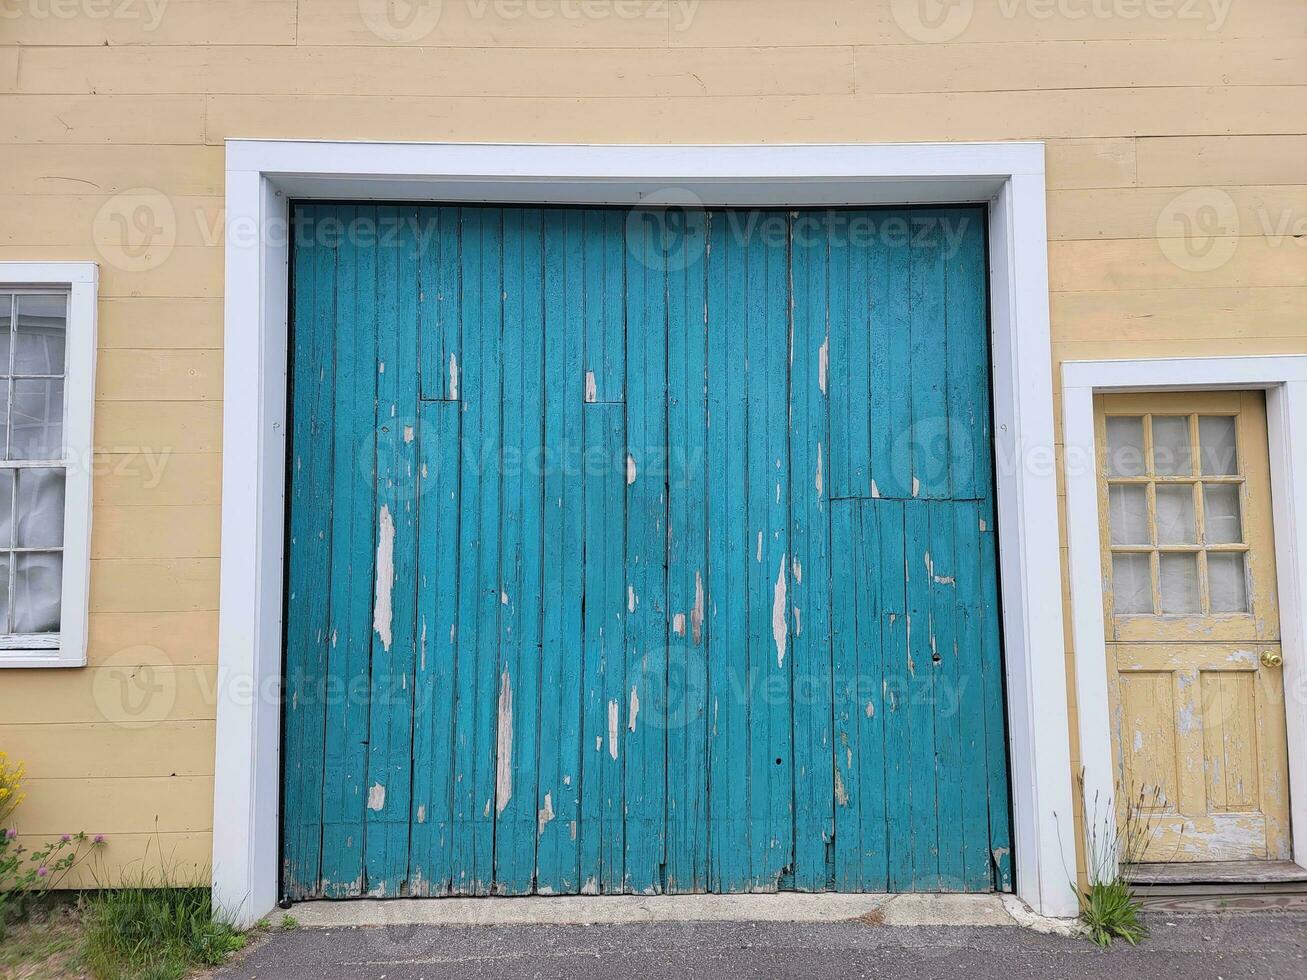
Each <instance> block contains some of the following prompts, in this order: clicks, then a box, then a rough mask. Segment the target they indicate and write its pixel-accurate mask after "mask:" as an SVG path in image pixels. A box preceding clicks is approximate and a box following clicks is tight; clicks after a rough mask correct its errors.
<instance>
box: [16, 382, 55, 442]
mask: <svg viewBox="0 0 1307 980" xmlns="http://www.w3.org/2000/svg"><path fill="white" fill-rule="evenodd" d="M12 384H13V386H14V399H13V402H14V407H13V412H12V417H11V419H10V425H9V458H10V459H62V458H63V443H64V425H63V415H64V383H63V382H62V381H39V380H32V379H22V378H20V379H18V380H15V381H14V382H12Z"/></svg>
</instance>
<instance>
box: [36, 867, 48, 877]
mask: <svg viewBox="0 0 1307 980" xmlns="http://www.w3.org/2000/svg"><path fill="white" fill-rule="evenodd" d="M49 873H50V869H49V868H47V867H46V866H45V865H44V864H43V865H41V866H40V867H39V868H37V869H36V876H37V877H38V878H44V877H45V876H46V875H48V874H49Z"/></svg>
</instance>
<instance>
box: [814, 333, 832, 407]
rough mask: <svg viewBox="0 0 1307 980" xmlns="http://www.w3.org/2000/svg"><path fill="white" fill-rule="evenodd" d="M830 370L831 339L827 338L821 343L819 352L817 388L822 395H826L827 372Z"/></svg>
mask: <svg viewBox="0 0 1307 980" xmlns="http://www.w3.org/2000/svg"><path fill="white" fill-rule="evenodd" d="M829 370H830V337H829V336H827V337H826V339H825V340H823V341H822V342H821V348H820V349H819V350H818V351H817V387H818V388H820V389H821V393H822V394H823V395H824V394H826V372H827V371H829Z"/></svg>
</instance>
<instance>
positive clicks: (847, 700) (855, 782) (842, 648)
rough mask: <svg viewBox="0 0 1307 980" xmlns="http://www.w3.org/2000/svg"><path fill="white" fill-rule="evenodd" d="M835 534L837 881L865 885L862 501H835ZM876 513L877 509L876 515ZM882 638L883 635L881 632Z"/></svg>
mask: <svg viewBox="0 0 1307 980" xmlns="http://www.w3.org/2000/svg"><path fill="white" fill-rule="evenodd" d="M830 513H831V518H830V521H831V538H832V540H834V541H838V542H839V547H837V548H836V549H835V550H834V553H833V555H832V556H831V576H830V590H831V651H832V661H833V669H834V678H835V679H834V691H835V702H834V719H835V725H834V730H835V742H834V788H833V792H834V800H835V842H834V843H835V849H834V850H835V867H834V873H835V887H836V888H837V889H839V890H840V891H852V892H856V891H861V890H862V888H863V881H862V859H861V854H862V819H861V814H860V804H861V798H862V785H861V784H862V779H861V776H862V770H861V761H862V755H861V752H860V746H859V744H858V735H859V732H860V727H859V725H858V721H857V717H856V715H855V712H856V710H857V708H856V703H857V699H858V695H857V686H858V672H859V669H860V668H859V663H858V661H859V657H858V652H859V642H860V639H861V638H860V637H859V635H858V619H859V601H860V599H861V598H862V596H861V594H860V590H859V589H858V585H859V578H860V576H859V568H858V566H859V565H860V564H861V557H862V555H861V550H862V549H861V548H860V546H859V544H860V539H861V536H862V535H861V531H862V529H861V526H860V525H861V522H862V518H863V513H864V512H863V510H862V508H861V502H860V501H859V500H856V499H852V498H847V497H846V498H842V499H839V500H832V501H831V511H830ZM872 518H873V519H874V515H872ZM877 557H879V556H877ZM877 640H879V637H877Z"/></svg>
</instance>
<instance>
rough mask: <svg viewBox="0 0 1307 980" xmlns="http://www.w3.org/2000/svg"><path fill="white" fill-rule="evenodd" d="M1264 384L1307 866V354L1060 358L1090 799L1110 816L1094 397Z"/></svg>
mask: <svg viewBox="0 0 1307 980" xmlns="http://www.w3.org/2000/svg"><path fill="white" fill-rule="evenodd" d="M1222 389H1224V390H1237V389H1243V390H1251V389H1264V390H1265V391H1266V423H1267V430H1268V431H1267V435H1268V437H1269V448H1270V463H1271V519H1272V524H1273V528H1274V533H1275V562H1276V574H1277V580H1278V590H1279V604H1280V640H1281V645H1282V648H1283V650H1284V668H1283V670H1284V688H1285V699H1284V702H1285V711H1286V714H1287V716H1288V717H1287V722H1288V736H1289V783H1290V793H1289V800H1290V825H1291V830H1292V834H1293V857H1294V860H1295V861H1296V862H1297V863H1298V864H1299V865H1302V866H1304V867H1307V703H1305V701H1304V694H1307V659H1305V655H1307V636H1305V635H1304V629H1305V628H1307V356H1304V355H1283V356H1272V357H1197V358H1157V359H1150V360H1129V361H1069V362H1066V363H1064V364H1063V365H1062V428H1063V435H1064V439H1065V445H1066V451H1065V455H1064V459H1065V469H1066V508H1067V538H1068V540H1067V544H1068V547H1069V549H1070V559H1069V561H1070V569H1071V618H1072V637H1073V640H1074V643H1075V664H1076V667H1075V674H1076V699H1077V704H1078V706H1079V716H1080V754H1081V762H1082V765H1083V767H1084V780H1085V790H1084V792H1085V799H1094V798H1095V796H1097V798H1098V799H1099V800H1105V801H1107V803H1106V805H1105V806H1104V811H1105V812H1107V813H1114V812H1115V796H1116V780H1115V778H1114V772H1115V766H1114V764H1113V761H1112V760H1113V755H1112V734H1111V722H1110V718H1109V708H1108V697H1107V667H1108V665H1107V635H1106V630H1105V628H1104V625H1103V565H1102V551H1101V543H1100V539H1099V524H1098V472H1097V464H1096V459H1097V457H1096V456H1095V447H1094V443H1095V428H1094V395H1095V394H1105V393H1109V392H1123V391H1202V390H1222Z"/></svg>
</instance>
